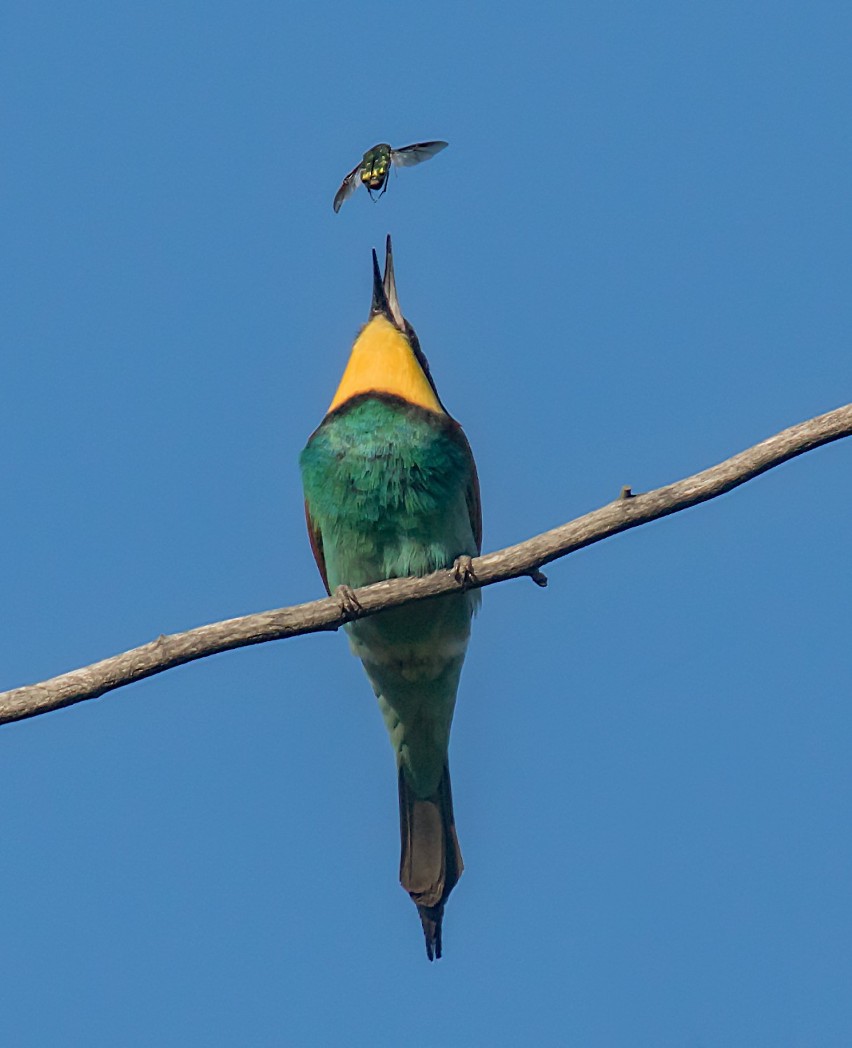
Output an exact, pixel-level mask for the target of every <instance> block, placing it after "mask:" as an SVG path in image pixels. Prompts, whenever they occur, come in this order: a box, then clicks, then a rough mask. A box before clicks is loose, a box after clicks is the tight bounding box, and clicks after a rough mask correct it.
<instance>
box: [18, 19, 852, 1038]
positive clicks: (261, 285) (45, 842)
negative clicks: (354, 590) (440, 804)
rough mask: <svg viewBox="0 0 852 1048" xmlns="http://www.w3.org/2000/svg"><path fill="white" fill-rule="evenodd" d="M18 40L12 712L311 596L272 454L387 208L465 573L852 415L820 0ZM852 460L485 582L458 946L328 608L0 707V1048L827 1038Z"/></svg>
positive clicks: (311, 397) (841, 78) (836, 106)
mask: <svg viewBox="0 0 852 1048" xmlns="http://www.w3.org/2000/svg"><path fill="white" fill-rule="evenodd" d="M3 23H4V24H3V30H2V34H0V58H2V61H0V78H2V83H0V97H2V104H0V122H2V123H1V124H0V129H1V130H2V142H3V160H2V165H0V213H2V227H3V237H2V246H0V267H2V274H0V276H2V279H0V297H2V315H3V318H4V322H3V324H2V328H0V338H2V342H3V352H2V374H3V383H2V402H3V410H2V412H0V442H2V444H1V446H2V449H3V451H2V455H0V478H2V490H3V492H4V506H3V532H2V535H3V541H2V544H0V578H1V579H2V606H3V609H4V623H5V628H4V630H3V633H2V636H0V669H2V679H0V687H3V688H5V687H13V686H16V685H19V684H25V683H31V682H34V681H37V680H41V679H44V678H46V677H49V676H51V675H54V674H56V673H60V672H62V671H64V670H67V669H72V668H74V667H76V666H80V665H84V664H86V663H88V662H91V661H94V660H96V659H98V658H102V657H105V656H107V655H110V654H113V653H116V652H119V651H122V650H125V649H126V648H129V647H132V646H135V645H137V644H141V643H144V642H145V641H147V640H150V639H152V638H153V637H154V636H156V635H157V634H159V633H163V632H165V633H169V632H174V631H179V630H182V629H186V628H189V627H191V626H195V625H199V624H202V623H205V622H211V621H215V620H218V619H221V618H226V617H230V616H233V615H239V614H243V613H248V612H252V611H261V610H265V609H268V608H272V607H279V606H282V605H286V604H291V603H295V602H298V601H302V600H308V599H311V598H313V597H316V596H319V595H320V593H321V585H320V581H319V578H318V575H317V573H316V570H315V568H314V565H313V562H312V559H311V556H310V552H309V548H308V543H307V539H306V537H305V534H304V525H303V518H302V504H301V490H300V482H299V476H298V468H297V457H298V453H299V451H300V449H301V448H302V446H303V445H304V442H305V440H306V438H307V436H308V434H309V433H310V432H311V431H312V429H313V428H314V427H315V426H316V424H317V423H318V422H319V420H320V418H321V417H322V415H323V412H324V410H325V408H326V406H327V404H328V402H329V400H330V399H331V396H332V393H333V391H334V388H335V386H336V383H337V381H338V379H339V376H340V374H341V372H342V369H343V366H344V363H345V360H346V356H347V353H348V350H349V347H350V345H351V342H352V340H353V337H354V335H355V334H356V332H357V330H358V328H359V326H360V324H361V323H363V321H364V320H365V319H366V316H367V311H368V308H369V297H370V286H371V285H370V279H371V278H370V249H371V248H372V247H373V246H377V247H379V246H380V245H381V244H382V243H383V240H384V236H385V234H386V233H387V232H388V231H390V232H391V233H392V234H393V236H394V244H395V249H396V263H397V279H398V285H399V293H400V299H401V302H402V305H403V308H404V310H405V312H406V314H407V316H408V317H409V319H410V320H411V321H412V323H413V324H414V326H415V327H416V329H417V332H418V334H419V337H420V341H421V343H422V345H423V348H424V350H425V352H426V353H427V355H428V356H429V359H430V362H431V365H432V371H433V374H434V376H435V379H436V382H437V384H438V388H439V390H440V391H441V394H442V397H443V399H444V401H445V402H446V403H447V405H448V407H449V409H450V410H451V411H452V412H453V413H454V414H455V415H456V416H457V417H458V418H459V419H460V421H461V422H462V423H463V425H464V426H465V429H466V432H467V434H468V436H469V438H470V441H471V444H472V446H473V449H474V452H475V455H476V458H477V462H478V466H479V472H480V477H481V482H482V491H483V504H484V518H485V547H486V549H496V548H499V547H500V546H503V545H506V544H508V543H511V542H515V541H518V540H520V539H522V538H525V537H528V536H530V535H533V534H535V533H537V532H539V531H541V530H544V529H545V528H548V527H552V526H554V525H555V524H558V523H561V522H563V521H565V520H568V519H570V518H571V517H574V516H576V515H578V514H580V513H583V512H585V511H587V510H589V509H592V508H595V507H597V506H599V505H601V504H603V503H605V502H607V501H609V500H610V499H612V498H613V497H614V496H615V495H616V494H617V493H618V491H619V490H620V488H621V486H622V485H624V484H629V485H631V486H632V487H633V488H634V489H635V490H637V491H639V490H646V489H649V488H652V487H656V486H658V485H660V484H664V483H667V482H669V481H673V480H676V479H679V478H681V477H683V476H685V475H687V474H689V473H692V472H695V471H697V470H699V469H701V468H704V467H706V466H709V465H711V464H713V463H715V462H717V461H719V460H721V459H723V458H725V457H727V456H728V455H730V454H733V453H735V452H737V451H739V450H742V449H743V448H745V447H747V446H749V445H751V444H753V443H755V442H757V441H758V440H761V439H763V438H764V437H766V436H769V435H771V434H772V433H775V432H777V431H778V430H780V429H782V428H784V427H786V426H788V425H791V424H793V423H795V422H798V421H801V420H803V419H806V418H808V417H811V416H812V415H815V414H818V413H821V412H823V411H827V410H829V409H831V408H833V407H836V406H838V405H840V404H842V403H844V402H846V401H848V400H849V399H850V396H849V391H850V378H852V363H850V352H849V331H850V327H852V301H850V295H849V287H850V261H851V259H850V232H852V229H850V226H852V220H851V219H852V212H850V204H849V199H850V197H849V187H850V184H852V139H850V135H849V126H850V91H849V38H850V30H852V14H850V12H849V8H848V5H846V4H841V3H829V2H821V0H814V2H812V3H809V4H804V3H784V2H776V3H771V4H770V3H754V4H748V5H743V4H740V3H736V4H735V3H724V2H723V3H716V4H712V5H706V4H705V5H698V4H683V3H674V2H669V3H649V4H635V3H628V2H604V3H598V4H594V5H592V4H583V5H576V4H564V3H560V4H532V5H528V7H526V8H523V9H521V8H516V7H513V8H504V9H503V10H502V11H501V10H498V8H497V6H496V5H491V4H479V5H453V4H447V3H440V2H439V3H433V4H429V5H422V4H412V3H406V2H402V3H393V4H391V3H382V2H379V3H371V4H366V5H355V4H339V3H335V4H323V3H318V4H313V5H300V6H298V7H296V6H294V5H287V4H280V3H278V4H273V3H263V2H249V3H241V4H228V3H219V2H216V0H213V2H210V3H207V4H197V3H196V4H193V3H187V2H183V0H171V2H170V3H168V4H165V3H161V2H159V0H149V2H147V3H145V4H138V5H125V4H114V3H109V4H108V3H86V2H83V3H78V4H74V5H70V4H55V3H54V4H46V3H39V2H37V0H36V2H29V3H26V4H16V3H14V2H13V3H12V4H11V5H10V6H8V7H7V8H6V11H5V14H4V16H3ZM428 138H445V139H447V140H448V141H449V142H450V148H449V149H448V150H447V151H446V152H444V153H442V154H441V155H440V156H439V157H436V158H435V159H434V160H432V161H430V162H429V164H428V165H425V166H424V167H421V168H418V169H416V170H414V171H405V172H402V174H401V175H400V176H399V177H398V178H394V179H392V181H391V185H390V188H389V190H388V192H387V194H386V195H385V197H383V198H382V199H381V200H380V201H379V202H378V204H375V205H374V204H372V203H371V202H370V200H369V199H368V198H367V195H366V194H365V193H363V192H362V191H360V190H359V191H358V193H357V194H356V195H355V196H353V198H352V199H351V200H350V201H348V202H347V203H346V204H345V206H344V208H343V210H342V211H341V212H340V214H339V215H334V214H333V212H332V208H331V202H332V197H333V195H334V192H335V190H336V188H337V186H338V184H339V182H340V180H341V178H342V177H343V175H344V174H345V173H346V172H347V171H348V170H349V169H350V168H351V167H352V165H353V164H354V163H355V162H356V160H357V159H358V157H359V156H360V154H361V153H362V152H363V151H364V149H366V148H367V147H368V146H370V145H372V144H373V143H374V142H377V141H381V140H387V141H390V142H392V143H393V144H395V145H403V144H407V143H408V142H412V141H417V140H422V139H428ZM850 456H852V445H850V444H849V443H848V442H847V443H845V444H844V443H843V442H840V443H838V444H836V445H833V446H830V447H827V448H824V449H821V450H819V451H817V452H815V453H812V454H809V455H807V456H805V457H803V458H801V459H799V460H797V461H795V462H792V463H788V464H787V465H785V466H783V467H781V468H780V469H778V470H776V471H773V472H771V473H770V474H767V475H765V476H763V477H761V478H759V479H758V480H757V481H755V482H753V483H751V484H749V485H747V486H746V487H745V488H743V489H741V490H739V491H737V492H734V493H732V494H730V495H728V496H725V497H724V498H721V499H718V500H716V501H714V502H712V503H710V504H708V505H706V506H703V507H699V508H697V509H695V510H692V511H689V512H687V513H683V514H678V515H677V516H675V517H671V518H668V519H667V520H664V521H660V522H657V523H655V524H652V525H650V526H646V527H643V528H640V529H638V530H636V531H633V532H631V533H629V534H626V535H622V536H620V537H618V538H616V539H613V540H609V541H607V542H605V543H601V544H600V545H598V546H595V547H593V548H591V549H588V550H586V551H583V552H581V553H579V554H577V555H574V556H572V557H570V558H568V559H567V560H564V561H562V562H560V563H558V564H555V565H553V566H551V568H550V569H549V575H550V580H551V583H550V587H549V588H548V589H547V590H546V591H541V590H538V589H537V588H536V587H535V586H533V585H532V584H530V583H524V582H520V581H518V582H514V583H509V584H504V585H501V586H497V587H492V588H490V589H489V590H487V591H486V593H485V594H484V600H483V608H482V612H481V614H480V616H479V619H478V620H477V622H476V623H475V630H474V636H473V639H472V643H471V648H470V652H469V655H468V660H467V665H466V667H465V671H464V674H463V677H462V686H461V692H460V696H459V703H458V707H457V714H456V722H455V725H454V731H453V740H452V750H451V759H452V768H453V786H454V794H455V801H456V814H457V820H458V828H459V834H460V839H461V843H462V848H463V852H464V857H465V862H466V871H465V874H464V876H463V878H462V880H461V882H460V884H459V886H458V888H457V889H456V891H455V892H454V894H453V897H452V899H451V901H450V903H449V906H448V909H447V917H446V923H445V939H444V944H445V956H444V958H443V960H442V961H441V962H440V963H438V964H434V965H429V964H428V963H427V961H426V959H425V955H424V950H423V944H422V937H421V933H420V929H419V925H418V921H417V915H416V913H415V910H414V908H413V906H412V905H411V903H410V901H409V900H408V898H407V897H406V895H405V893H404V892H403V891H402V890H401V889H400V887H399V886H398V883H397V862H398V839H397V835H398V828H397V815H396V786H395V773H394V768H393V758H392V754H391V750H390V747H389V745H388V743H387V740H386V737H385V735H384V729H383V727H382V724H381V720H380V717H379V715H378V711H377V710H376V708H375V704H374V701H373V698H372V694H371V692H370V689H369V686H368V685H367V682H366V679H365V678H364V676H363V673H362V671H361V668H360V666H359V665H358V663H357V662H356V661H355V660H354V659H353V658H352V657H351V656H350V655H349V653H348V650H347V645H346V643H345V640H344V639H343V637H341V636H336V635H328V636H315V637H309V638H304V639H300V640H297V641H291V642H287V643H278V644H268V645H263V646H260V647H258V648H255V649H251V650H245V651H240V652H234V653H230V654H227V655H222V656H217V657H215V658H212V659H208V660H206V661H204V662H201V663H198V664H196V665H192V666H187V667H183V668H181V669H178V670H174V671H172V672H170V673H168V674H165V675H163V676H160V677H157V678H153V679H151V680H148V681H145V682H142V683H140V684H138V685H135V686H133V687H132V688H128V689H125V690H123V691H121V692H117V693H114V694H112V695H110V696H107V697H105V698H103V699H100V700H98V701H96V702H92V703H88V704H85V705H83V706H78V707H76V708H72V709H68V710H64V711H61V712H59V713H55V714H51V715H48V716H45V717H39V718H36V719H34V720H31V721H28V722H24V723H21V724H17V725H11V726H7V727H4V728H2V729H0V793H1V794H2V797H3V804H2V807H0V841H2V847H0V870H1V871H2V872H0V882H2V885H3V897H4V904H3V908H2V912H3V915H2V918H0V943H2V946H0V950H2V957H3V972H4V975H3V999H2V1007H1V1008H0V1040H2V1041H3V1043H4V1044H9V1045H15V1046H19V1048H28V1046H42V1045H49V1046H53V1045H59V1044H62V1045H77V1044H79V1045H86V1046H89V1048H95V1046H114V1045H122V1046H137V1045H138V1046H150V1045H158V1046H171V1045H181V1046H183V1045H188V1044H199V1045H201V1044H203V1045H205V1046H215V1045H235V1044H240V1045H251V1046H266V1045H269V1046H272V1045H291V1044H292V1045H314V1044H316V1045H330V1044H347V1045H370V1046H383V1045H398V1044H400V1043H404V1044H406V1045H408V1046H410V1048H421V1046H424V1048H431V1046H450V1048H452V1046H467V1045H475V1044H476V1045H479V1044H488V1045H517V1044H519V1043H534V1044H543V1045H563V1044H577V1045H584V1046H597V1045H601V1046H613V1045H618V1046H620V1045H626V1046H633V1045H654V1046H668V1045H671V1046H684V1045H695V1046H715V1045H726V1046H731V1045H734V1046H738V1045H748V1046H761V1045H772V1046H778V1045H814V1044H819V1045H822V1046H832V1045H838V1046H840V1045H848V1044H849V1043H850V1041H852V996H850V994H849V985H850V979H852V837H850V833H849V826H850V818H852V776H850V768H849V753H850V742H852V702H850V690H849V681H850V670H852V656H850V651H852V646H850V643H849V622H850V611H852V607H850V605H851V604H852V598H851V597H850V593H852V589H850V585H849V554H848V551H849V520H850V515H852V486H850V483H849V475H850V464H852V458H850Z"/></svg>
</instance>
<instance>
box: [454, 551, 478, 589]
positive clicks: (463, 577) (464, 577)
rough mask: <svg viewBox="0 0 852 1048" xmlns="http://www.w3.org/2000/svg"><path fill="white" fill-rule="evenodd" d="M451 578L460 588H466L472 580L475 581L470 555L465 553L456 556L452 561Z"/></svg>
mask: <svg viewBox="0 0 852 1048" xmlns="http://www.w3.org/2000/svg"><path fill="white" fill-rule="evenodd" d="M453 578H454V579H455V580H456V582H457V583H458V584H459V585H460V586H461V588H462V589H467V587H468V586H469V585H470V584H471V583H472V582H476V572H475V571H474V570H473V558H472V557H469V556H468V555H467V554H466V553H462V555H461V556H460V557H456V559H455V561H454V562H453Z"/></svg>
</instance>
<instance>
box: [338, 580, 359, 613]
mask: <svg viewBox="0 0 852 1048" xmlns="http://www.w3.org/2000/svg"><path fill="white" fill-rule="evenodd" d="M334 599H335V600H336V601H337V606H338V607H339V608H340V612H341V614H342V615H343V616H344V617H345V618H346V619H347V620H348V619H354V618H357V617H358V614H359V612H362V611H363V610H364V609H363V608H362V607H361V602H360V601H359V600H358V598H357V597H356V596H355V593H354V591H353V590H351V589H350V588H349V587H348V586H344V585H343V584H341V585H340V586H338V587H337V589H336V590H335V591H334Z"/></svg>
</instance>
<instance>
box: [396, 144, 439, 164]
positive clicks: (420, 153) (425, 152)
mask: <svg viewBox="0 0 852 1048" xmlns="http://www.w3.org/2000/svg"><path fill="white" fill-rule="evenodd" d="M448 145H449V142H415V143H414V145H413V146H403V147H402V149H392V150H391V160H393V162H394V163H395V164H399V166H400V167H413V166H414V165H415V164H422V163H423V161H424V160H428V159H429V157H431V156H434V155H435V154H436V153H440V152H441V150H442V149H446V148H447V146H448Z"/></svg>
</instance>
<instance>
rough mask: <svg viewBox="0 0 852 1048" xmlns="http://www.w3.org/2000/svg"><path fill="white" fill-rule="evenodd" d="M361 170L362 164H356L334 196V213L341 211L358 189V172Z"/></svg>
mask: <svg viewBox="0 0 852 1048" xmlns="http://www.w3.org/2000/svg"><path fill="white" fill-rule="evenodd" d="M360 170H361V164H360V163H359V164H356V165H355V167H353V168H352V170H351V171H350V172H349V174H348V175H347V176H346V178H344V179H343V181H342V182H341V183H340V189H338V191H337V192H336V193H335V194H334V213H335V214H337V212H338V211H339V210H340V208H341V205H342V204H343V201H344V200H346V199H348V198H349V197H351V196H352V194H353V193H354V192H355V190H356V189H357V188H358V172H359V171H360Z"/></svg>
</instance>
